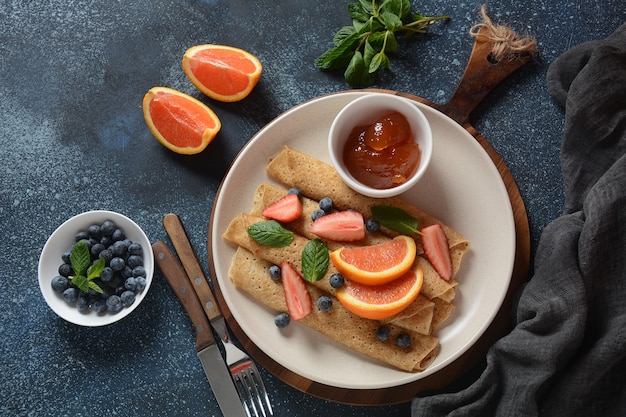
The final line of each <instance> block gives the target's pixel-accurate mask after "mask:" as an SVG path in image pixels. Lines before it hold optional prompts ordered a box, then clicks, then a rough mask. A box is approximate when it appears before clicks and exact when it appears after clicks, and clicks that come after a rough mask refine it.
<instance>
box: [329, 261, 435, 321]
mask: <svg viewBox="0 0 626 417" xmlns="http://www.w3.org/2000/svg"><path fill="white" fill-rule="evenodd" d="M423 283H424V274H423V272H422V268H421V267H420V266H418V267H417V268H415V269H412V270H410V271H408V272H407V273H405V274H404V275H402V276H401V277H400V278H397V279H395V280H393V281H391V282H389V283H387V284H382V285H363V284H359V283H358V282H351V281H346V283H345V284H344V285H343V287H341V288H339V289H337V292H336V295H337V299H338V300H339V302H340V303H341V304H342V305H343V306H344V307H345V308H346V309H348V310H349V311H351V312H352V313H354V314H356V315H357V316H359V317H363V318H366V319H371V320H382V319H386V318H388V317H391V316H393V315H394V314H398V313H399V312H401V311H402V310H404V309H405V308H407V307H408V306H409V304H411V303H412V302H413V301H414V300H415V299H416V298H417V296H418V295H419V293H420V291H421V290H422V284H423Z"/></svg>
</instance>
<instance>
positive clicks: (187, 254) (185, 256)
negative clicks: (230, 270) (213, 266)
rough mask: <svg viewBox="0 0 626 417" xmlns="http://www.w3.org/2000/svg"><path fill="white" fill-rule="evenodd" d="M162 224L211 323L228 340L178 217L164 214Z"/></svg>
mask: <svg viewBox="0 0 626 417" xmlns="http://www.w3.org/2000/svg"><path fill="white" fill-rule="evenodd" d="M163 226H164V227H165V231H166V232H167V234H168V236H169V237H170V240H171V241H172V245H174V249H176V254H177V255H178V258H179V259H180V262H181V263H182V264H183V268H184V269H185V271H186V272H187V276H188V277H189V279H190V280H191V281H193V289H194V291H196V294H197V296H198V298H199V299H200V302H201V303H202V308H203V309H204V311H205V313H206V315H207V317H209V320H210V321H211V325H212V326H213V328H214V329H215V332H216V333H217V334H218V335H219V337H220V338H222V340H224V341H225V340H228V339H229V336H228V333H227V332H228V330H227V328H226V321H225V320H224V316H223V315H222V311H221V310H220V307H219V304H218V303H217V300H216V299H215V296H214V295H213V291H212V290H211V287H210V286H209V282H208V280H207V277H206V275H205V274H204V271H203V270H202V267H201V266H200V262H199V261H198V256H197V254H196V252H195V251H194V250H193V247H192V246H191V242H190V241H189V237H188V236H187V232H186V231H185V227H184V226H183V223H182V221H181V220H180V217H178V215H176V214H174V213H169V214H166V215H165V216H164V217H163Z"/></svg>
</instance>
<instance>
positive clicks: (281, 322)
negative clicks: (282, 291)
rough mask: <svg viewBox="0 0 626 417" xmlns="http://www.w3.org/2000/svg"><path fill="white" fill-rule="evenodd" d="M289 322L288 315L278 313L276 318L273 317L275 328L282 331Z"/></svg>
mask: <svg viewBox="0 0 626 417" xmlns="http://www.w3.org/2000/svg"><path fill="white" fill-rule="evenodd" d="M290 322H291V317H289V314H287V313H280V314H278V315H277V316H276V317H274V324H275V325H276V327H278V328H281V329H284V328H285V327H287V326H289V323H290Z"/></svg>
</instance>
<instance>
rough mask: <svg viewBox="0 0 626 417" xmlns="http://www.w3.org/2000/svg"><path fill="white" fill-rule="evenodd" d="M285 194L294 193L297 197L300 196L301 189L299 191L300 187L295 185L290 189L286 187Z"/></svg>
mask: <svg viewBox="0 0 626 417" xmlns="http://www.w3.org/2000/svg"><path fill="white" fill-rule="evenodd" d="M287 194H295V195H297V196H298V198H302V191H300V189H299V188H296V187H291V188H290V189H288V190H287Z"/></svg>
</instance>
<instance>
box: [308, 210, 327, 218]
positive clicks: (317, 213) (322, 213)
mask: <svg viewBox="0 0 626 417" xmlns="http://www.w3.org/2000/svg"><path fill="white" fill-rule="evenodd" d="M325 215H326V212H325V211H324V210H322V209H317V210H313V212H312V213H311V220H313V221H315V220H317V219H319V218H320V217H324V216H325Z"/></svg>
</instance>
